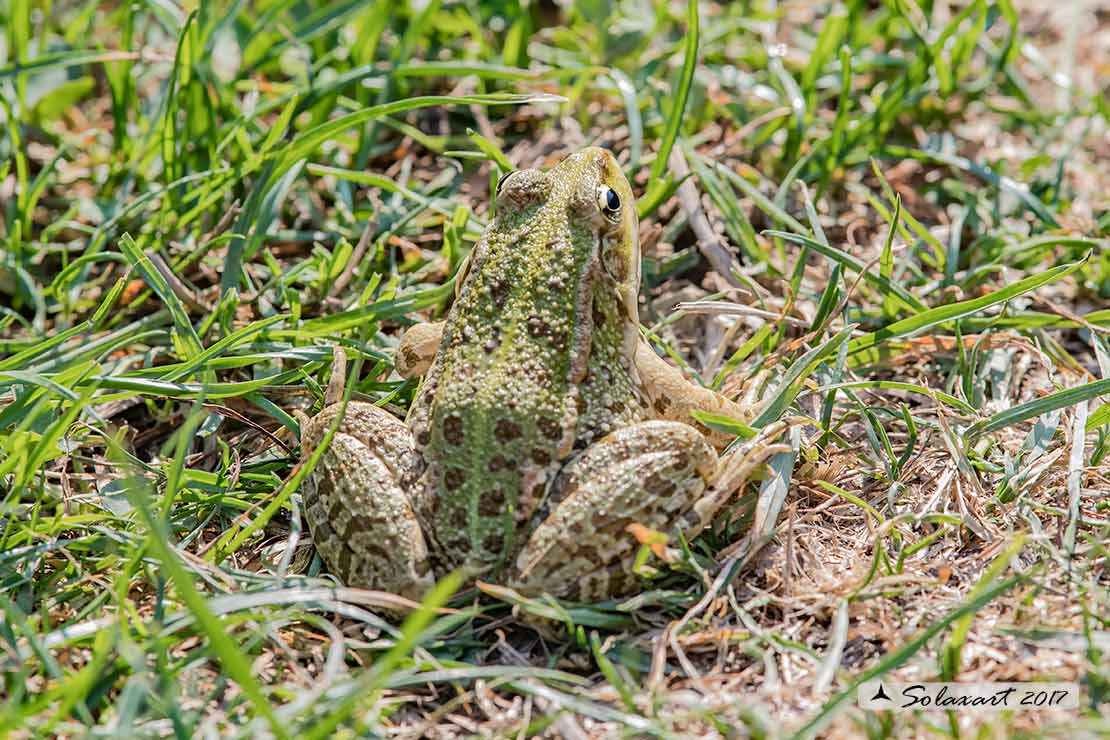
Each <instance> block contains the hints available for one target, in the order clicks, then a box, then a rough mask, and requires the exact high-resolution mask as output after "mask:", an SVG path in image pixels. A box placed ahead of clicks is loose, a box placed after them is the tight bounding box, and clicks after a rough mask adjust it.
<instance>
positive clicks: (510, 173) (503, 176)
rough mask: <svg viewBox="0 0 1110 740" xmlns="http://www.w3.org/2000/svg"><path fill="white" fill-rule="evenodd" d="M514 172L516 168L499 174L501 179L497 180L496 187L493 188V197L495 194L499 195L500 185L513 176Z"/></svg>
mask: <svg viewBox="0 0 1110 740" xmlns="http://www.w3.org/2000/svg"><path fill="white" fill-rule="evenodd" d="M515 172H516V170H509V171H508V172H506V173H505V174H504V175H502V176H501V179H500V180H498V181H497V187H496V188H494V189H493V197H495V198H496V197H497V196H499V195H501V187H502V186H503V185H504V184H505V181H506V180H508V179H509V178H510V177H512V176H513V173H515Z"/></svg>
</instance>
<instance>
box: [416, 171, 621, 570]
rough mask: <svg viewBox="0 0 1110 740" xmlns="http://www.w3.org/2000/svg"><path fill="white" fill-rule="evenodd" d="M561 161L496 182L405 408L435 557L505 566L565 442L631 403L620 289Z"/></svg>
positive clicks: (599, 426)
mask: <svg viewBox="0 0 1110 740" xmlns="http://www.w3.org/2000/svg"><path fill="white" fill-rule="evenodd" d="M567 161H570V162H571V164H573V160H567ZM565 162H566V161H565ZM564 166H565V165H560V168H559V169H556V170H553V171H551V172H550V173H540V172H537V171H534V170H528V171H523V172H519V173H515V174H514V175H513V179H512V180H510V181H509V182H508V183H507V184H506V186H505V187H503V188H502V190H506V189H507V192H503V193H501V194H500V195H499V199H498V210H499V214H498V217H497V219H496V220H495V221H494V223H493V225H492V226H491V227H490V228H489V229H488V230H487V232H486V234H485V235H484V236H483V238H482V240H481V241H480V242H479V244H478V245H477V246H476V247H475V251H474V254H473V256H472V259H471V264H470V267H469V271H468V273H467V275H466V278H465V281H464V283H463V285H462V288H461V290H460V293H459V296H458V298H457V299H456V301H455V303H454V305H453V306H452V309H451V311H450V313H449V315H448V317H447V321H446V324H445V330H444V335H443V340H442V343H441V346H440V349H439V353H438V355H437V357H436V360H435V362H434V363H433V366H432V368H431V369H430V370H429V372H428V375H427V377H426V379H425V383H424V386H423V387H422V389H421V393H420V395H419V397H418V399H417V400H416V402H415V403H414V408H413V413H412V415H411V416H410V424H411V426H412V428H413V431H414V433H415V434H416V441H417V444H418V446H420V448H421V449H422V451H423V455H424V459H425V462H426V464H427V468H426V470H425V473H424V478H423V482H422V486H421V490H420V492H419V493H418V495H417V497H416V502H415V503H416V508H417V513H418V515H419V516H420V517H421V519H422V521H423V522H424V526H425V529H427V530H428V532H429V535H430V537H431V539H432V540H433V549H434V551H435V552H436V553H437V556H438V559H439V560H440V565H441V566H442V567H444V568H451V567H456V566H458V565H462V564H464V563H465V564H468V565H472V566H486V565H489V566H493V568H494V569H495V570H496V569H498V568H499V567H501V566H503V565H505V564H506V563H507V562H508V560H509V558H510V557H511V556H512V554H513V552H515V550H516V549H517V547H518V546H519V541H520V539H521V538H522V537H523V536H525V535H526V533H527V525H528V521H529V520H530V518H531V517H532V515H533V514H534V513H535V511H536V509H537V507H538V506H539V505H540V503H541V501H540V499H541V498H542V494H543V491H544V488H545V486H546V484H547V483H548V482H549V481H550V480H551V479H552V477H553V476H554V475H555V473H556V472H557V471H558V468H559V466H560V464H561V462H562V461H563V460H564V459H565V458H566V457H567V456H568V455H569V454H570V453H571V451H572V450H573V449H574V447H575V446H584V444H585V443H586V442H588V441H589V440H590V439H592V438H593V437H594V436H596V434H597V433H598V432H599V431H606V430H607V425H606V423H605V422H606V420H608V419H610V418H611V417H613V415H614V413H615V414H616V415H617V416H619V417H621V418H622V419H625V418H628V419H632V418H635V417H637V416H638V415H639V414H640V404H639V400H638V389H637V387H636V384H635V380H634V377H633V373H632V371H631V367H630V364H629V362H628V359H629V358H628V357H627V354H628V353H627V352H626V351H625V349H624V346H623V344H622V343H623V342H625V340H626V338H627V337H626V334H627V326H626V325H625V323H626V322H625V321H624V317H623V316H622V315H621V314H620V311H622V310H624V309H623V304H622V299H621V298H620V296H618V295H617V294H616V293H614V290H613V286H612V285H611V284H609V283H610V282H611V280H612V279H611V277H609V276H608V274H607V273H606V271H605V270H603V269H602V268H601V264H600V260H599V240H600V238H601V235H600V233H599V226H598V223H597V221H596V220H592V219H583V218H575V214H576V212H578V211H581V210H582V207H583V204H582V203H580V202H576V201H575V198H576V196H578V194H577V193H576V192H575V188H576V187H578V186H579V184H580V182H579V179H578V178H577V177H576V176H575V173H574V172H573V170H571V171H570V172H569V173H562V175H561V176H560V169H562V168H563V167H564ZM578 189H579V190H581V188H578ZM579 199H580V196H579ZM591 205H592V202H591ZM614 312H616V313H614ZM622 363H623V364H622ZM614 410H615V411H614Z"/></svg>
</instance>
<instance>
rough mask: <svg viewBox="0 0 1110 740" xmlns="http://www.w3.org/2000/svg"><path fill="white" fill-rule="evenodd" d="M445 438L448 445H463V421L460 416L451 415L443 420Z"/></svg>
mask: <svg viewBox="0 0 1110 740" xmlns="http://www.w3.org/2000/svg"><path fill="white" fill-rule="evenodd" d="M443 438H444V439H445V440H447V443H448V444H452V445H461V444H462V443H463V421H462V418H461V417H460V416H459V415H458V414H451V415H449V416H448V417H447V418H446V419H444V420H443Z"/></svg>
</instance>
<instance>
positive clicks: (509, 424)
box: [493, 419, 520, 442]
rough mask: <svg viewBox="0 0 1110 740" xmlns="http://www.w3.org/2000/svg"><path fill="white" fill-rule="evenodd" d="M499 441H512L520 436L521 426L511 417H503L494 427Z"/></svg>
mask: <svg viewBox="0 0 1110 740" xmlns="http://www.w3.org/2000/svg"><path fill="white" fill-rule="evenodd" d="M493 433H494V435H495V436H496V437H497V440H498V441H499V442H512V441H513V440H514V439H518V438H519V437H520V426H519V425H518V424H517V423H516V422H515V421H511V420H509V419H501V420H499V421H498V422H497V426H495V427H494V429H493Z"/></svg>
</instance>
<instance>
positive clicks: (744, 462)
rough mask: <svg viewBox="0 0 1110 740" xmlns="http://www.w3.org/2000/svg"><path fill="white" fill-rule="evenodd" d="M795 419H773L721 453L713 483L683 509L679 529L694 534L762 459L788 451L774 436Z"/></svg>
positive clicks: (780, 434) (704, 526)
mask: <svg viewBox="0 0 1110 740" xmlns="http://www.w3.org/2000/svg"><path fill="white" fill-rule="evenodd" d="M793 423H795V422H792V421H777V422H775V423H773V424H768V425H767V426H765V427H763V428H762V429H760V430H759V432H758V433H757V434H756V436H755V437H752V438H751V439H750V440H748V441H747V442H745V443H744V444H742V445H739V446H738V447H735V448H733V449H731V450H729V451H728V452H726V453H724V454H723V455H722V456H721V465H720V468H719V469H718V472H717V475H716V477H715V478H714V480H713V485H712V486H711V487H710V488H709V490H708V491H707V492H706V493H705V495H704V496H702V497H701V499H700V500H699V501H697V503H695V504H694V506H693V507H691V509H690V510H689V511H688V512H687V513H686V517H685V521H684V522H683V524H682V528H683V533H684V534H685V535H686V536H687V537H694V536H695V535H697V534H698V533H699V532H701V531H702V530H703V529H705V528H706V527H707V526H709V524H710V522H712V521H713V518H714V517H715V516H716V515H717V512H718V511H720V510H721V507H722V506H724V505H725V503H727V502H728V501H729V499H731V498H732V497H733V496H735V495H736V493H737V491H739V490H740V489H741V488H742V487H743V486H744V484H745V483H747V482H748V480H749V479H750V478H751V477H752V476H753V475H754V474H755V472H756V470H758V469H759V467H760V466H761V465H763V463H765V462H767V461H768V460H770V459H771V458H772V457H774V456H775V455H777V454H779V453H782V452H789V451H790V450H791V447H790V445H788V444H783V443H779V442H778V439H779V438H780V437H781V436H782V435H783V433H784V432H785V431H786V430H787V429H789V428H790V426H791V425H792V424H793Z"/></svg>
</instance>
